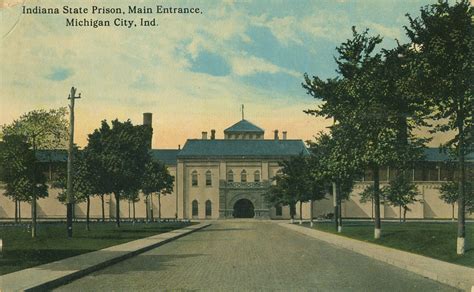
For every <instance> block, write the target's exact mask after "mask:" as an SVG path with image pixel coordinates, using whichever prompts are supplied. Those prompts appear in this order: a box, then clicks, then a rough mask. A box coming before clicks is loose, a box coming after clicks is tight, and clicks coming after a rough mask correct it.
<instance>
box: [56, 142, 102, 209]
mask: <svg viewBox="0 0 474 292" xmlns="http://www.w3.org/2000/svg"><path fill="white" fill-rule="evenodd" d="M73 166H74V175H73V182H72V189H73V198H74V203H80V202H84V201H86V199H87V197H90V196H92V195H96V194H99V189H100V185H99V174H98V173H97V168H96V167H95V166H94V165H93V164H92V161H91V160H90V159H89V158H88V151H87V150H83V151H78V149H77V148H75V150H74V164H73ZM52 187H54V188H58V189H61V191H60V192H59V193H58V200H59V201H60V202H61V203H63V204H66V203H67V192H66V189H67V173H66V169H65V168H62V169H61V170H60V171H59V173H58V177H57V179H56V180H55V181H53V183H52Z"/></svg>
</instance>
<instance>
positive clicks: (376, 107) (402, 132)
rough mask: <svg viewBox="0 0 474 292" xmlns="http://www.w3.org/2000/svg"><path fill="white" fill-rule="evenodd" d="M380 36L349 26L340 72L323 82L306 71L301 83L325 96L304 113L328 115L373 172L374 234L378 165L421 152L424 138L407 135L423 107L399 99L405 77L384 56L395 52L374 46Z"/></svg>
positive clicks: (377, 225)
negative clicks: (351, 29)
mask: <svg viewBox="0 0 474 292" xmlns="http://www.w3.org/2000/svg"><path fill="white" fill-rule="evenodd" d="M381 41H382V39H381V38H380V37H379V36H374V37H371V36H369V35H368V30H365V31H364V32H363V33H358V32H357V31H356V29H355V28H354V27H353V37H352V39H349V40H347V41H346V42H344V43H342V44H341V45H340V46H339V47H338V48H337V51H338V53H339V56H338V57H337V58H336V62H337V64H338V70H337V72H338V73H339V74H340V77H338V78H335V79H329V80H327V81H323V80H321V79H320V78H318V77H313V79H310V78H309V77H308V76H307V75H305V81H306V83H305V84H303V87H304V88H306V89H307V91H308V93H309V94H310V95H311V96H313V97H315V98H318V99H321V100H323V101H324V103H323V104H322V105H321V106H320V107H319V109H317V110H312V111H307V112H308V113H310V114H314V115H317V116H325V117H329V118H331V117H333V118H334V119H335V120H336V125H337V126H338V127H340V129H339V131H340V132H342V133H343V135H341V136H342V137H343V136H344V135H346V136H349V137H350V138H351V139H352V140H353V141H352V142H351V144H352V145H353V147H354V149H353V150H351V152H353V153H354V155H352V158H353V159H354V160H356V161H357V162H356V163H355V164H357V165H358V166H360V167H363V168H369V169H371V170H372V172H373V174H374V183H373V192H374V206H375V210H374V211H375V212H374V213H375V218H374V223H375V224H374V225H375V226H374V227H375V228H374V237H375V238H376V239H378V238H380V236H381V220H380V177H379V169H380V167H381V166H383V165H389V164H394V163H398V162H401V161H403V162H404V163H407V161H411V160H413V157H416V156H419V155H420V153H421V146H422V145H423V143H424V141H425V139H419V138H416V137H414V135H412V134H411V130H413V129H414V128H415V127H416V126H418V125H420V123H421V121H422V120H423V113H424V112H423V111H421V112H420V111H419V110H418V109H419V108H420V107H421V108H422V106H421V105H420V106H413V105H412V104H414V103H415V101H418V99H413V100H411V99H404V98H402V96H403V95H402V94H400V93H402V92H405V87H404V86H406V82H404V79H402V80H401V81H400V80H398V79H396V77H397V76H398V77H401V76H403V74H400V72H399V68H397V69H396V70H397V71H396V72H394V71H393V70H392V68H393V67H394V66H393V64H391V63H390V62H389V61H393V59H392V57H393V55H394V52H392V51H385V58H384V57H383V54H381V53H377V52H376V51H375V48H376V46H377V45H378V44H380V42H381ZM389 57H390V58H389ZM394 89H396V90H394ZM394 100H395V101H396V102H394ZM408 120H410V121H411V123H409V122H408ZM346 138H347V137H346ZM339 139H342V140H343V138H338V140H339ZM340 146H342V147H345V145H344V144H340ZM346 149H347V148H346ZM336 189H337V188H336Z"/></svg>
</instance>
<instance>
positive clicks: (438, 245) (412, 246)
mask: <svg viewBox="0 0 474 292" xmlns="http://www.w3.org/2000/svg"><path fill="white" fill-rule="evenodd" d="M307 227H309V224H308V225H307ZM313 228H315V229H318V230H321V231H326V232H331V233H335V234H338V233H337V232H336V231H335V226H334V223H330V222H318V223H315V224H314V227H313ZM340 235H342V236H347V237H351V238H354V239H358V240H362V241H366V242H371V243H376V244H380V245H383V246H387V247H392V248H396V249H400V250H404V251H409V252H412V253H416V254H420V255H424V256H428V257H432V258H436V259H439V260H443V261H447V262H450V263H454V264H458V265H464V266H469V267H474V222H467V223H466V236H467V237H466V241H467V244H468V250H467V252H466V253H465V255H464V256H459V255H457V254H456V237H457V223H456V222H450V221H449V222H406V223H396V222H382V238H381V239H379V240H375V239H374V238H373V237H374V225H373V222H370V221H345V222H343V230H342V233H341V234H340Z"/></svg>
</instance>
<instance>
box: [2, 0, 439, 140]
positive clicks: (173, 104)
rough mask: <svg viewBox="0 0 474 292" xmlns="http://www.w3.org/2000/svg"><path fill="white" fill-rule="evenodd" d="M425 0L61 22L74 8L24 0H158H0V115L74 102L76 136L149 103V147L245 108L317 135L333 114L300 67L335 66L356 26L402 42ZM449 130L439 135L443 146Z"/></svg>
mask: <svg viewBox="0 0 474 292" xmlns="http://www.w3.org/2000/svg"><path fill="white" fill-rule="evenodd" d="M432 2H433V1H426V0H402V1H395V0H394V1H392V0H367V1H362V0H358V1H356V0H339V1H329V0H328V1H322V0H321V1H316V0H313V1H303V0H295V1H282V0H280V1H277V0H260V1H160V3H159V4H163V6H173V7H199V8H200V9H201V11H202V12H203V13H202V14H195V15H178V14H172V15H158V14H155V15H91V14H88V15H83V16H81V15H76V16H75V17H76V18H79V19H82V18H87V19H90V18H97V19H102V20H112V21H113V20H114V19H115V18H117V17H121V18H126V19H132V20H135V21H138V20H139V18H140V17H144V18H146V19H151V18H156V21H157V23H158V26H157V27H140V26H138V27H132V28H124V27H113V26H112V27H106V28H98V29H94V28H90V27H82V28H80V27H66V25H65V24H66V18H68V17H71V16H67V15H44V14H41V15H31V14H22V13H21V9H22V6H23V5H25V6H28V7H34V6H41V7H59V8H61V7H62V6H63V5H69V6H75V7H80V6H83V7H90V6H91V5H97V6H107V7H120V8H122V9H123V10H127V9H128V6H129V5H137V6H140V7H142V6H149V7H155V5H156V4H157V2H155V1H133V0H128V1H64V2H61V1H33V0H30V1H29V0H25V1H21V0H4V2H2V3H0V6H2V5H3V6H2V7H1V8H0V24H1V25H0V33H1V35H2V39H1V46H0V54H1V55H0V74H1V75H0V125H3V124H9V123H11V122H12V121H13V120H14V119H17V118H18V117H19V116H20V115H21V114H23V113H26V112H28V111H31V110H34V109H39V108H43V109H50V108H58V107H61V106H67V104H68V100H67V96H68V94H69V91H70V88H71V86H74V87H77V92H78V93H81V99H79V100H77V101H76V108H75V114H76V123H75V129H76V132H75V142H76V143H77V144H78V145H79V146H85V145H86V144H87V135H88V134H89V133H91V132H92V131H93V130H94V129H96V128H98V127H99V126H100V121H101V120H104V119H106V120H108V121H110V120H112V119H116V118H118V119H119V120H126V119H130V120H131V121H132V122H133V123H135V124H141V123H142V113H143V112H151V113H153V128H154V137H153V148H177V147H178V145H183V144H184V143H185V141H186V139H188V138H199V137H200V136H201V132H202V131H207V132H210V130H211V129H216V131H217V138H218V139H219V138H223V130H224V129H225V128H227V127H229V126H231V125H232V124H234V123H236V122H238V121H239V120H240V119H241V111H240V108H241V105H242V104H244V105H245V111H244V112H245V119H247V120H249V121H251V122H253V123H255V124H256V125H258V126H260V127H262V128H264V129H265V130H266V133H265V137H266V138H272V136H273V134H272V133H273V130H275V129H278V130H280V132H281V131H288V138H289V139H303V140H308V139H311V138H312V137H313V136H314V135H315V134H317V133H318V132H319V131H322V130H325V129H326V127H327V126H328V125H330V124H331V121H329V120H325V119H323V118H315V117H312V116H308V115H306V114H305V113H303V110H305V109H309V108H315V107H317V105H318V103H317V101H316V100H314V99H313V98H312V97H311V96H309V95H307V93H306V91H305V90H304V89H303V88H302V86H301V83H302V82H303V74H304V73H308V74H309V75H310V76H312V75H315V76H320V77H322V78H329V77H334V76H335V75H336V72H335V69H336V64H335V62H334V56H335V55H336V50H335V48H336V47H337V46H338V45H339V44H340V43H342V42H344V41H345V40H346V39H347V38H349V37H350V36H351V27H352V26H353V25H355V26H356V27H357V28H359V29H360V30H362V29H365V28H369V31H370V32H371V33H372V34H380V35H381V36H382V37H383V38H384V41H383V43H382V46H381V47H384V48H392V47H394V46H395V44H396V43H395V39H398V40H400V41H401V42H406V41H407V38H406V36H405V33H404V30H403V25H407V24H408V19H407V17H406V16H405V14H406V13H410V14H411V15H413V16H418V15H419V9H420V7H421V6H423V5H426V4H430V3H432ZM440 139H441V140H442V138H437V137H435V139H434V140H433V142H432V144H433V145H438V144H439V142H440V141H441V140H440Z"/></svg>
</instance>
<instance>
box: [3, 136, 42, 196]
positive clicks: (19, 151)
mask: <svg viewBox="0 0 474 292" xmlns="http://www.w3.org/2000/svg"><path fill="white" fill-rule="evenodd" d="M26 140H27V139H26V137H24V136H18V135H9V134H8V135H4V136H3V141H2V142H0V180H2V181H3V182H4V183H5V184H6V186H5V195H6V196H8V197H10V198H11V199H13V200H17V201H31V200H32V198H34V197H36V198H43V197H47V196H48V187H47V186H46V177H45V176H44V174H43V173H41V171H39V170H38V169H37V167H36V163H37V161H36V157H35V155H34V152H33V151H32V150H31V147H30V144H28V143H27V142H26Z"/></svg>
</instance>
